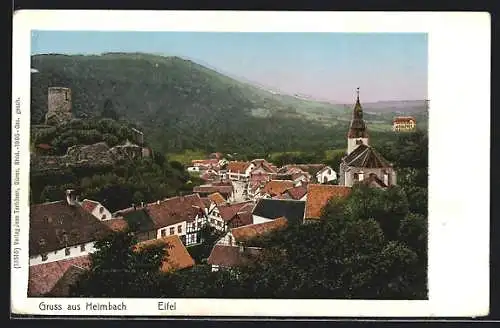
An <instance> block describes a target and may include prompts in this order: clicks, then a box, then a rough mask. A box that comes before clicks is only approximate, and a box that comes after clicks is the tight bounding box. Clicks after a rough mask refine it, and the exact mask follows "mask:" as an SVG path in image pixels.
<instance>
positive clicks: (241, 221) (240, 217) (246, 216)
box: [230, 206, 253, 227]
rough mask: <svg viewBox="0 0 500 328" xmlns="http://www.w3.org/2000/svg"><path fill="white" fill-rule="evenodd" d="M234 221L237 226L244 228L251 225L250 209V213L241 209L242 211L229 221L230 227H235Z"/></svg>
mask: <svg viewBox="0 0 500 328" xmlns="http://www.w3.org/2000/svg"><path fill="white" fill-rule="evenodd" d="M244 207H245V206H244ZM236 221H238V226H245V225H249V224H252V223H253V215H252V212H251V209H250V211H247V210H244V208H243V211H241V212H238V213H236V215H235V216H233V218H232V219H231V220H230V222H231V226H232V227H235V226H234V225H233V224H234V223H235V222H236Z"/></svg>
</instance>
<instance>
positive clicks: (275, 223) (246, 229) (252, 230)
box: [231, 217, 288, 242]
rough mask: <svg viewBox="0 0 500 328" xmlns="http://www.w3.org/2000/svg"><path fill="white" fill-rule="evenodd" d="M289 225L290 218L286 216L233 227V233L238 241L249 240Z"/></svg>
mask: <svg viewBox="0 0 500 328" xmlns="http://www.w3.org/2000/svg"><path fill="white" fill-rule="evenodd" d="M287 226H288V220H287V219H286V218H284V217H280V218H277V219H274V220H272V221H268V222H263V223H257V224H251V225H247V226H243V227H238V228H234V229H231V234H232V235H233V237H234V239H235V240H236V241H238V242H244V241H248V240H250V239H253V238H255V237H257V236H262V235H265V234H268V233H270V232H272V231H276V230H280V229H284V228H286V227H287Z"/></svg>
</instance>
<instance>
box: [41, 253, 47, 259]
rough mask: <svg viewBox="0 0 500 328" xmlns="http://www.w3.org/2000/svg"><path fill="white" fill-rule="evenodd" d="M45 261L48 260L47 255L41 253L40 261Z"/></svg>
mask: <svg viewBox="0 0 500 328" xmlns="http://www.w3.org/2000/svg"><path fill="white" fill-rule="evenodd" d="M47 259H48V256H47V253H43V254H42V261H47Z"/></svg>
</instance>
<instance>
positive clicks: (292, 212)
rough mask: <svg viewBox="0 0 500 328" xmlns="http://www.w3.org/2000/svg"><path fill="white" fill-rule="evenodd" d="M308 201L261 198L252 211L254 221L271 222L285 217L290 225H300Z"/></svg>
mask: <svg viewBox="0 0 500 328" xmlns="http://www.w3.org/2000/svg"><path fill="white" fill-rule="evenodd" d="M305 206H306V202H304V201H298V200H292V199H260V200H259V201H258V202H257V204H256V205H255V207H254V208H253V211H252V216H253V223H254V224H256V223H262V222H269V221H272V220H274V219H276V218H279V217H285V218H286V219H287V220H288V224H289V225H300V224H302V222H303V219H304V209H305Z"/></svg>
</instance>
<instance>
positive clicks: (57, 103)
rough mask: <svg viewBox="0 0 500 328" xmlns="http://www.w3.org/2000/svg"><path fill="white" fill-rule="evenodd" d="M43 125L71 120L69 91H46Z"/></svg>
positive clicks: (51, 89)
mask: <svg viewBox="0 0 500 328" xmlns="http://www.w3.org/2000/svg"><path fill="white" fill-rule="evenodd" d="M47 103H48V108H47V114H46V115H45V124H49V125H55V124H61V123H64V122H66V121H69V120H71V118H72V113H71V110H72V104H71V89H68V88H61V87H52V88H49V90H48V102H47Z"/></svg>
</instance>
